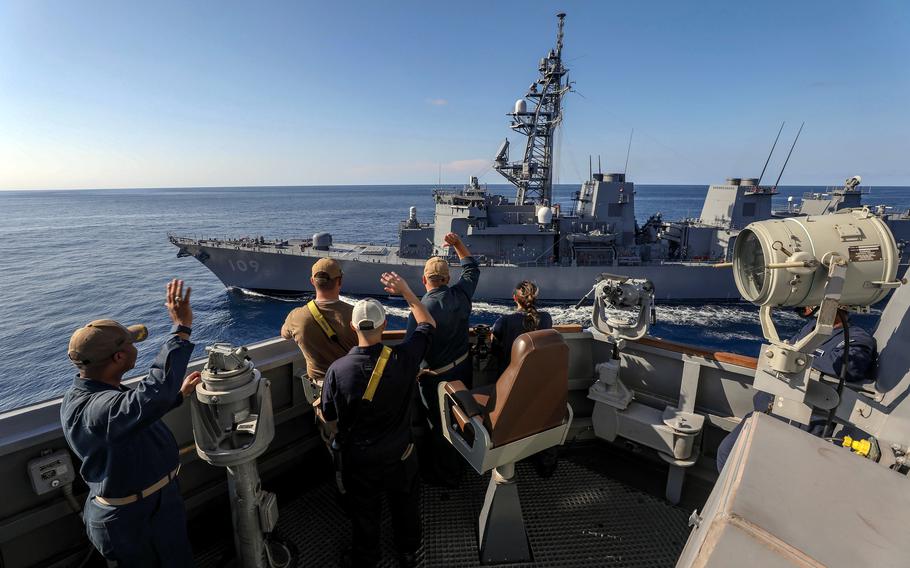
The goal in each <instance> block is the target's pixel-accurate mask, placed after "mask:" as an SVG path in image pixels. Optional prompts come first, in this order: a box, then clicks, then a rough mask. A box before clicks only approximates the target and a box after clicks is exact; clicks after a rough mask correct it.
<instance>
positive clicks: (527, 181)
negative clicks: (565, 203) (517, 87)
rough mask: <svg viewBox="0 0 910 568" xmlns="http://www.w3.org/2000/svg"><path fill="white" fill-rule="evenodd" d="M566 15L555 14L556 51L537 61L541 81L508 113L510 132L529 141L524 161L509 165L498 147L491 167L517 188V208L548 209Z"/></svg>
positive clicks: (562, 89)
mask: <svg viewBox="0 0 910 568" xmlns="http://www.w3.org/2000/svg"><path fill="white" fill-rule="evenodd" d="M565 17H566V15H565V14H564V13H559V14H556V18H557V20H558V23H557V32H556V49H553V50H550V52H549V53H548V54H547V56H546V57H544V58H543V59H541V60H540V65H539V66H538V70H539V71H540V77H539V78H538V79H537V80H536V81H534V82H533V83H531V86H530V88H529V89H528V92H527V94H526V95H525V96H524V98H523V99H519V100H518V102H516V103H515V109H514V111H513V112H511V113H509V114H508V116H511V117H512V124H511V125H510V126H511V128H512V130H515V131H516V132H520V133H521V134H524V135H525V136H527V137H528V144H527V147H526V148H525V154H524V159H523V160H522V161H520V162H511V163H510V162H509V153H508V145H504V147H503V146H501V147H500V150H499V152H497V155H496V159H495V161H494V162H493V167H494V168H495V169H496V171H497V172H499V173H500V174H502V176H503V177H505V178H506V179H507V180H509V182H510V183H511V184H512V185H514V186H515V188H516V190H517V191H516V197H515V202H516V204H518V205H524V204H525V203H538V204H544V205H549V204H550V202H551V201H552V197H553V169H554V160H553V138H554V134H555V133H556V128H557V127H558V126H559V124H560V122H562V97H563V95H564V94H566V93H567V92H568V91H569V90H570V89H571V86H570V83H569V82H568V79H567V78H565V77H566V73H567V72H568V70H567V69H566V68H565V67H564V66H563V64H562V37H563V24H564V23H565Z"/></svg>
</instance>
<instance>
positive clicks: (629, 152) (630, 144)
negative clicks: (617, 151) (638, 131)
mask: <svg viewBox="0 0 910 568" xmlns="http://www.w3.org/2000/svg"><path fill="white" fill-rule="evenodd" d="M633 134H635V129H634V128H633V129H632V132H630V133H629V146H628V147H627V148H626V165H625V166H623V168H622V175H626V172H627V171H629V154H631V153H632V135H633Z"/></svg>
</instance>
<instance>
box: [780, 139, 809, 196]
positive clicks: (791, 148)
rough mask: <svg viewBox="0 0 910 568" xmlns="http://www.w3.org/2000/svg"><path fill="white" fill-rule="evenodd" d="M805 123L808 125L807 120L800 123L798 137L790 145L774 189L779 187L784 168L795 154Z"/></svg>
mask: <svg viewBox="0 0 910 568" xmlns="http://www.w3.org/2000/svg"><path fill="white" fill-rule="evenodd" d="M805 125H806V123H805V122H803V123H802V124H800V125H799V130H798V131H797V132H796V138H794V139H793V145H792V146H790V151H789V152H788V153H787V159H786V160H784V165H783V167H782V168H781V169H780V174H778V176H777V181H775V182H774V189H777V184H779V183H780V178H781V177H783V175H784V170H786V169H787V164H789V163H790V156H792V155H793V148H796V141H797V140H799V135H800V134H801V133H802V131H803V126H805Z"/></svg>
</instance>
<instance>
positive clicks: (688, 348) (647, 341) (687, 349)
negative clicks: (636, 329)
mask: <svg viewBox="0 0 910 568" xmlns="http://www.w3.org/2000/svg"><path fill="white" fill-rule="evenodd" d="M553 329H555V330H556V331H558V332H559V333H579V332H581V331H582V329H583V328H582V326H580V325H554V326H553ZM404 333H405V332H404V330H403V329H393V330H389V331H386V332H384V333H383V334H382V338H383V339H387V340H389V341H400V340H402V339H404ZM471 335H474V328H471ZM633 343H639V344H641V345H648V346H650V347H657V348H658V349H666V350H667V351H673V352H674V353H682V354H684V355H694V356H696V357H703V358H705V359H711V360H712V361H719V362H721V363H730V364H731V365H739V366H740V367H746V368H747V369H755V368H756V367H757V366H758V359H756V358H755V357H749V356H748V355H740V354H739V353H728V352H726V351H712V350H710V349H702V348H700V347H695V346H693V345H686V344H685V343H675V342H673V341H667V340H665V339H658V338H656V337H650V336H647V337H643V338H641V339H639V340H638V341H635V342H633Z"/></svg>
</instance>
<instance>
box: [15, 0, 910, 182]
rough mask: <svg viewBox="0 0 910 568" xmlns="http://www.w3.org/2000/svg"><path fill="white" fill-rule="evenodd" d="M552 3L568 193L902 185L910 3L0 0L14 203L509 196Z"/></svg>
mask: <svg viewBox="0 0 910 568" xmlns="http://www.w3.org/2000/svg"><path fill="white" fill-rule="evenodd" d="M558 11H564V12H566V13H567V17H566V24H565V47H564V50H563V56H564V61H565V63H566V66H567V67H569V69H570V78H571V80H572V81H573V82H574V88H575V92H574V93H571V94H569V95H568V96H567V98H566V100H565V118H564V123H563V127H562V130H561V133H560V136H559V140H560V142H559V147H558V154H557V156H558V159H559V161H558V163H557V167H558V175H557V180H556V181H558V182H560V183H577V182H580V181H581V180H582V179H584V178H586V177H587V162H588V156H589V155H594V156H595V163H596V156H598V155H599V156H601V161H602V163H603V169H604V171H622V170H623V168H624V162H625V158H626V148H627V144H628V141H629V136H630V132H631V131H632V130H633V129H634V136H633V138H632V146H631V156H630V160H629V166H628V172H627V173H628V176H629V179H631V180H633V181H635V182H636V183H640V184H648V183H657V184H661V183H678V184H709V183H714V182H719V181H722V180H723V178H725V177H733V176H735V177H749V176H755V177H757V176H758V174H759V172H760V171H761V169H762V166H763V164H764V161H765V158H766V157H767V153H768V150H769V149H770V146H771V143H772V142H773V140H774V137H775V135H776V133H777V130H778V128H779V126H780V123H781V122H782V121H785V122H786V125H785V127H784V131H783V135H782V136H781V142H780V144H779V145H778V149H777V152H776V153H775V157H774V158H772V161H771V165H770V166H769V171H770V172H771V173H770V176H773V177H774V178H776V177H777V173H778V171H779V169H780V166H781V165H782V163H783V160H784V158H785V157H786V152H787V150H788V149H789V144H790V142H791V141H792V139H793V136H795V134H796V130H797V129H798V128H799V124H800V123H801V122H802V121H805V123H806V125H805V129H804V131H803V133H802V135H801V137H800V139H799V142H798V145H797V147H796V150H795V151H794V154H793V157H792V158H791V160H790V163H789V165H788V167H787V170H786V172H785V174H784V177H783V179H782V180H781V184H784V185H786V184H789V185H831V184H836V183H840V182H842V180H843V179H845V178H847V177H849V176H852V175H855V174H859V175H862V176H863V179H864V181H865V182H866V183H868V184H869V185H872V186H875V185H878V186H885V185H910V159H908V154H910V104H908V101H910V33H907V31H908V30H910V3H908V2H901V1H897V0H895V1H892V2H879V1H875V0H869V1H862V2H856V1H855V0H854V1H841V0H813V1H808V0H807V1H802V2H793V1H792V0H782V1H780V0H763V1H761V2H730V1H698V2H695V1H693V2H679V1H672V2H671V1H668V2H649V1H641V2H628V1H624V2H618V1H616V2H614V1H598V2H593V1H591V2H581V1H562V2H543V1H541V2H509V1H496V2H489V1H478V2H470V1H460V2H426V1H422V2H421V1H413V2H374V1H369V2H343V1H338V2H325V1H320V2H309V1H291V2H248V1H230V0H228V1H217V2H216V1H202V0H199V1H192V2H185V1H173V2H171V1H159V2H140V1H138V0H136V1H113V0H106V1H96V0H83V1H80V2H69V1H63V0H60V1H56V2H48V1H42V0H21V1H20V0H0V189H66V188H124V187H196V186H255V185H328V184H431V183H436V181H437V178H439V177H440V171H441V178H442V181H443V182H444V183H461V182H464V181H467V177H468V176H469V175H481V176H482V178H481V180H482V181H483V182H486V183H501V182H502V181H503V180H502V178H501V177H500V176H499V175H498V174H496V172H495V171H492V170H491V168H490V162H491V159H492V157H493V155H494V154H495V152H496V150H497V148H498V146H499V144H500V143H501V142H502V140H503V139H504V138H506V137H509V138H510V140H511V141H512V148H513V158H515V157H517V156H518V155H520V154H521V149H522V148H523V146H524V142H525V139H524V138H523V137H522V136H521V135H520V134H516V133H513V132H511V131H510V130H509V128H508V118H507V117H506V113H507V112H509V111H510V110H511V108H512V106H513V105H514V102H515V100H516V99H518V98H519V97H521V96H523V95H524V93H525V91H526V89H527V87H528V86H529V85H530V83H531V82H532V81H533V80H534V79H535V78H536V76H537V61H538V60H539V58H541V57H543V56H544V55H545V54H546V52H547V51H548V50H549V49H550V48H551V47H552V46H553V45H554V43H555V31H556V18H555V14H556V12H558ZM768 175H769V174H766V176H768ZM767 179H768V177H766V180H767Z"/></svg>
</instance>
